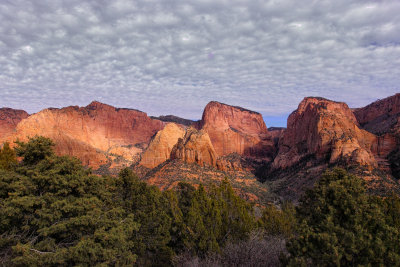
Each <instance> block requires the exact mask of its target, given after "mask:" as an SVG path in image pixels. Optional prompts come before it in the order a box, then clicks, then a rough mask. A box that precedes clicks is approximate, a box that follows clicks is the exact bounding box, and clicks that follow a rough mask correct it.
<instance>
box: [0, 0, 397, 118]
mask: <svg viewBox="0 0 400 267" xmlns="http://www.w3.org/2000/svg"><path fill="white" fill-rule="evenodd" d="M399 14H400V1H398V0H391V1H390V0H388V1H384V0H383V1H365V0H362V1H349V0H346V1H344V0H336V1H331V0H326V1H323V0H320V1H298V0H279V1H275V0H270V1H265V0H260V1H257V0H254V1H244V0H229V1H217V0H212V1H211V0H193V1H178V0H175V1H173V0H163V1H155V0H146V1H139V0H135V1H128V0H115V1H106V0H79V1H76V0H69V1H61V0H40V1H32V0H31V1H28V0H12V1H11V0H3V1H1V2H0V21H1V22H2V23H1V24H0V106H9V107H14V108H23V109H25V110H27V111H28V112H36V111H39V110H40V109H42V108H45V107H49V106H55V107H61V106H66V105H87V104H88V103H89V102H90V101H92V100H94V99H96V100H99V101H102V102H105V103H108V104H112V105H115V106H119V107H132V108H137V109H140V110H143V111H146V112H148V113H149V114H151V115H159V114H171V113H172V114H175V115H179V116H183V117H187V118H199V117H200V116H201V112H202V109H203V107H204V106H205V104H206V103H207V102H208V101H210V100H218V101H221V102H225V103H229V104H233V105H240V106H243V107H246V108H249V109H253V110H256V111H259V112H261V113H262V114H263V115H264V116H265V117H267V116H270V117H274V116H275V117H281V116H285V115H287V114H288V113H290V112H291V111H292V110H293V109H295V108H296V107H297V104H298V102H299V101H301V99H302V98H303V97H304V96H310V95H316V96H323V97H327V98H330V99H333V100H339V101H346V102H347V103H348V104H349V105H351V106H362V105H365V104H368V103H369V102H371V101H373V100H376V99H378V98H383V97H386V96H389V95H392V94H394V93H396V92H399V85H400V15H399ZM278 124H279V123H278ZM267 125H268V121H267Z"/></svg>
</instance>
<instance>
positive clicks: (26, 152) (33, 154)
mask: <svg viewBox="0 0 400 267" xmlns="http://www.w3.org/2000/svg"><path fill="white" fill-rule="evenodd" d="M16 143H17V145H18V146H17V147H16V148H15V151H16V153H17V156H18V157H22V158H23V161H22V162H23V163H24V164H26V165H34V164H36V163H38V162H39V161H41V160H43V159H45V158H46V157H50V156H53V155H54V152H53V147H54V143H53V141H52V140H51V139H49V138H46V137H43V136H35V137H33V138H29V142H27V143H24V142H21V141H17V142H16Z"/></svg>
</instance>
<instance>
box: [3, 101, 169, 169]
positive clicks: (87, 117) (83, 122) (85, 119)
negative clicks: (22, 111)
mask: <svg viewBox="0 0 400 267" xmlns="http://www.w3.org/2000/svg"><path fill="white" fill-rule="evenodd" d="M163 127H164V123H163V122H161V121H159V120H153V119H150V118H149V117H148V116H147V115H146V113H144V112H141V111H138V110H132V109H119V108H114V107H112V106H109V105H106V104H102V103H99V102H96V101H95V102H92V103H91V104H89V105H88V106H86V107H81V108H80V107H77V106H71V107H66V108H62V109H54V108H51V109H45V110H42V111H41V112H39V113H36V114H33V115H31V116H30V117H29V118H27V119H25V120H22V121H21V122H20V123H19V124H18V125H17V127H16V132H15V133H14V134H13V135H12V136H9V137H8V140H10V141H13V140H15V139H16V138H19V139H20V140H26V139H27V137H28V136H29V137H33V136H35V135H43V136H46V137H49V138H51V139H53V140H54V142H55V143H56V152H57V153H58V154H67V155H73V156H76V157H78V158H80V159H81V160H82V162H83V163H84V164H87V165H89V166H91V167H93V168H94V169H96V168H98V167H99V166H100V165H103V164H105V163H107V156H108V155H117V156H121V157H123V159H125V160H127V161H132V160H134V158H135V157H136V155H137V154H138V153H140V152H141V151H142V150H143V147H145V146H147V144H148V143H149V141H150V139H151V137H152V136H153V135H154V134H155V133H157V132H158V131H159V130H161V129H162V128H163Z"/></svg>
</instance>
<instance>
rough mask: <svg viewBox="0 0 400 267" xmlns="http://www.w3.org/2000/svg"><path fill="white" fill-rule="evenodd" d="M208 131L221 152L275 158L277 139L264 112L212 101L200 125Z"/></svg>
mask: <svg viewBox="0 0 400 267" xmlns="http://www.w3.org/2000/svg"><path fill="white" fill-rule="evenodd" d="M196 127H197V128H198V129H203V130H205V131H206V132H207V133H208V135H209V136H210V139H211V142H212V144H213V146H214V148H215V151H216V152H217V154H218V155H220V156H223V155H228V154H231V153H238V154H240V155H245V156H258V157H272V154H273V153H274V148H273V141H272V140H271V137H270V136H269V134H268V130H267V127H266V125H265V123H264V120H263V118H262V116H261V114H260V113H257V112H254V111H250V110H247V109H244V108H241V107H234V106H229V105H226V104H222V103H219V102H215V101H212V102H210V103H208V104H207V106H206V107H205V109H204V112H203V116H202V120H201V121H200V122H199V123H197V124H196Z"/></svg>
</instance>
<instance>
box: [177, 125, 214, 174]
mask: <svg viewBox="0 0 400 267" xmlns="http://www.w3.org/2000/svg"><path fill="white" fill-rule="evenodd" d="M217 157H218V156H217V153H216V152H215V150H214V147H213V145H212V143H211V140H210V137H209V136H208V133H207V132H206V131H204V130H196V129H195V128H192V127H191V128H189V129H187V131H186V133H185V136H184V137H183V138H180V139H179V140H178V142H177V144H176V145H175V146H174V148H173V149H172V152H171V159H179V160H182V161H184V162H186V163H197V164H199V165H202V166H203V165H209V166H217Z"/></svg>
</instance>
